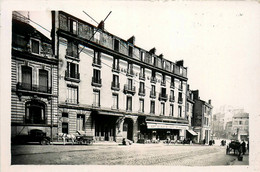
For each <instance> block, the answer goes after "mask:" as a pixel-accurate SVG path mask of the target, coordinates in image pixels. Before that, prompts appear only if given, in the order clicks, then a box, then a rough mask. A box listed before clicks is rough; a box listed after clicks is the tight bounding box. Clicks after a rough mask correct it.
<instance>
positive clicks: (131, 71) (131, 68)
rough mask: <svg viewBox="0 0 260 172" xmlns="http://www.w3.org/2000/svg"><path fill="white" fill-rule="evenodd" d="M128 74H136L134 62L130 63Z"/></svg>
mask: <svg viewBox="0 0 260 172" xmlns="http://www.w3.org/2000/svg"><path fill="white" fill-rule="evenodd" d="M127 74H129V75H134V70H133V64H132V63H128V68H127Z"/></svg>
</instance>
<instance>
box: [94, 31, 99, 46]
mask: <svg viewBox="0 0 260 172" xmlns="http://www.w3.org/2000/svg"><path fill="white" fill-rule="evenodd" d="M95 32H96V33H95ZM94 33H95V35H94V41H95V42H97V43H99V41H100V32H99V31H97V29H95V31H94Z"/></svg>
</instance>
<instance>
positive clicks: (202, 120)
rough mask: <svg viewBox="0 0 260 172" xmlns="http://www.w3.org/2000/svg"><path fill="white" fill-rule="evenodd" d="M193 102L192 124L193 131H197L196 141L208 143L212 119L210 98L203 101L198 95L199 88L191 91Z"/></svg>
mask: <svg viewBox="0 0 260 172" xmlns="http://www.w3.org/2000/svg"><path fill="white" fill-rule="evenodd" d="M192 92H193V96H194V100H195V104H194V113H193V120H192V125H193V127H194V131H195V132H196V133H198V142H200V143H202V142H203V141H204V140H205V143H209V140H210V139H211V121H212V109H213V106H212V105H211V100H209V101H208V102H205V101H203V100H201V99H200V97H199V90H195V91H192Z"/></svg>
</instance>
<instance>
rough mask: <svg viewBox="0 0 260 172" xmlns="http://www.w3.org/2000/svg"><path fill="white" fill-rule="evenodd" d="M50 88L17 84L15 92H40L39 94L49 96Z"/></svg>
mask: <svg viewBox="0 0 260 172" xmlns="http://www.w3.org/2000/svg"><path fill="white" fill-rule="evenodd" d="M51 89H52V88H51V87H48V86H45V85H35V84H30V83H22V82H18V83H17V90H27V91H35V92H41V93H48V94H51Z"/></svg>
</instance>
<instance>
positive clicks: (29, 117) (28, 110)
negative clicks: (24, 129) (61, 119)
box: [25, 100, 46, 124]
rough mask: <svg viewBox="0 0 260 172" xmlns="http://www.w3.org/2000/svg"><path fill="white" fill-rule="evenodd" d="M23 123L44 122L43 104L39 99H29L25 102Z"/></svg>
mask: <svg viewBox="0 0 260 172" xmlns="http://www.w3.org/2000/svg"><path fill="white" fill-rule="evenodd" d="M25 123H27V124H45V123H46V119H45V104H44V103H43V102H40V101H34V100H33V101H29V102H26V104H25Z"/></svg>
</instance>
